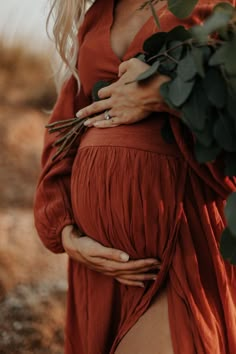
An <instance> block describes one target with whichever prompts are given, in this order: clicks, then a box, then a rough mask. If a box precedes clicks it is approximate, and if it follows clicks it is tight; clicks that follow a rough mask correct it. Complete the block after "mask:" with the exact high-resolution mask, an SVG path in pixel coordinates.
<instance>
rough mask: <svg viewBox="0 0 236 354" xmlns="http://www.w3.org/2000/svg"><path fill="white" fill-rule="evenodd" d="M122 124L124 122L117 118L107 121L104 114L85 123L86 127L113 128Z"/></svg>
mask: <svg viewBox="0 0 236 354" xmlns="http://www.w3.org/2000/svg"><path fill="white" fill-rule="evenodd" d="M120 124H122V120H121V119H119V118H117V117H112V118H110V119H105V116H104V113H103V114H100V115H98V116H96V117H94V118H89V119H87V120H86V121H85V122H84V125H85V126H86V127H93V126H94V127H97V128H112V127H117V126H118V125H120Z"/></svg>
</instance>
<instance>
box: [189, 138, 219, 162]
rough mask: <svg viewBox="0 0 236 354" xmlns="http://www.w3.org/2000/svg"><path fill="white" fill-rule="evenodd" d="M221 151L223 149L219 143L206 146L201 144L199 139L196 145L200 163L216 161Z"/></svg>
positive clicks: (196, 155) (195, 149)
mask: <svg viewBox="0 0 236 354" xmlns="http://www.w3.org/2000/svg"><path fill="white" fill-rule="evenodd" d="M220 152H221V149H220V148H219V146H217V145H212V146H210V147H205V146H203V145H201V144H200V143H199V142H198V141H197V142H196V144H195V145H194V153H195V157H196V159H197V161H198V162H199V163H206V162H212V161H215V159H216V158H217V156H218V155H219V153H220Z"/></svg>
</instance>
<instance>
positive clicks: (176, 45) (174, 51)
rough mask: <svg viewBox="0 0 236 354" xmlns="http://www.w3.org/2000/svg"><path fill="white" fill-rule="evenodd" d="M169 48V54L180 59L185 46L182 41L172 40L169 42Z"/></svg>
mask: <svg viewBox="0 0 236 354" xmlns="http://www.w3.org/2000/svg"><path fill="white" fill-rule="evenodd" d="M167 49H168V50H169V55H170V56H171V57H172V58H174V59H175V60H176V61H178V60H180V58H181V56H182V53H183V50H184V47H183V45H182V42H180V41H171V42H168V43H167Z"/></svg>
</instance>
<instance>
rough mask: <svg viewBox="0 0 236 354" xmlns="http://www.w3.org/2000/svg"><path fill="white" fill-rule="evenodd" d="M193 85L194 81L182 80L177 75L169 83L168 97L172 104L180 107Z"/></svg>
mask: <svg viewBox="0 0 236 354" xmlns="http://www.w3.org/2000/svg"><path fill="white" fill-rule="evenodd" d="M193 86H194V81H187V82H184V81H183V80H182V79H181V78H180V77H179V76H177V77H176V78H175V79H174V80H173V81H171V82H170V84H169V99H170V101H171V102H172V103H173V105H174V106H176V107H180V106H181V105H182V104H183V103H184V102H185V101H186V100H187V98H188V97H189V95H190V93H191V92H192V89H193Z"/></svg>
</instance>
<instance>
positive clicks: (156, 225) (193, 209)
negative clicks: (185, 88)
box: [34, 0, 236, 354]
mask: <svg viewBox="0 0 236 354" xmlns="http://www.w3.org/2000/svg"><path fill="white" fill-rule="evenodd" d="M211 8H212V2H206V1H200V2H199V5H198V6H197V8H196V9H195V11H194V13H193V15H192V16H191V18H188V19H186V20H184V21H180V20H178V19H177V18H175V17H174V16H173V15H172V14H170V13H169V12H168V11H167V10H163V11H161V13H160V14H159V15H160V22H161V28H162V31H169V30H170V29H171V28H173V27H175V26H177V25H179V24H182V25H184V26H187V27H189V26H191V25H193V24H196V23H200V22H201V21H202V20H203V19H204V18H205V17H206V15H208V14H209V11H210V9H211ZM113 9H114V1H109V2H107V1H103V0H97V1H96V2H95V3H94V5H93V6H92V7H91V8H90V10H89V11H88V13H87V14H86V17H85V21H84V23H83V25H82V27H81V29H80V33H79V41H80V55H79V60H78V68H79V73H80V80H81V89H80V92H79V94H78V95H77V85H76V81H75V79H74V78H71V79H70V80H69V81H68V82H67V83H66V84H65V86H64V87H63V89H62V92H61V94H60V97H59V99H58V102H57V104H56V106H55V109H54V112H53V114H52V117H51V121H52V122H53V121H56V120H58V119H66V118H71V116H74V114H75V112H76V110H78V109H79V108H82V107H84V106H86V105H88V104H89V103H90V102H91V91H92V87H93V85H94V84H95V83H96V82H97V81H98V80H107V81H111V82H112V81H115V80H116V79H117V72H118V66H119V64H120V63H121V60H120V59H119V58H118V57H117V56H116V55H115V53H114V52H113V51H112V48H111V44H110V28H111V26H112V22H113ZM156 30H157V29H156V25H155V23H154V21H153V19H152V18H150V19H149V20H148V21H147V22H146V23H145V25H144V26H143V28H142V29H141V30H140V31H139V32H138V33H137V35H136V36H135V38H134V40H133V42H132V43H131V45H130V47H129V48H128V50H127V52H126V53H125V55H124V57H123V58H122V59H123V60H127V59H129V58H131V57H133V56H134V55H135V54H136V53H138V52H140V51H141V50H142V43H143V41H144V40H145V39H146V38H147V37H148V36H150V35H151V34H152V33H154V32H156ZM101 48H102V50H101ZM166 119H169V120H170V124H171V127H172V131H173V134H174V137H175V139H174V141H173V142H172V143H167V142H165V141H164V140H163V138H162V135H161V129H162V127H163V124H164V123H165V121H166ZM53 139H54V137H52V136H50V135H48V134H47V133H46V136H45V148H44V152H43V157H42V164H43V170H42V174H41V177H40V180H39V184H38V187H37V191H36V196H35V208H34V210H35V224H36V227H37V230H38V233H39V236H40V237H41V239H42V241H43V242H44V244H45V246H46V247H48V248H49V249H50V250H51V251H53V252H63V251H64V250H63V247H62V243H61V237H60V234H61V230H62V229H63V227H64V226H65V225H68V224H71V223H75V224H77V225H78V226H79V227H80V228H81V229H82V230H83V231H84V232H85V233H86V234H87V235H89V236H90V237H92V238H93V239H95V240H97V241H99V242H101V243H102V244H103V245H105V246H107V247H115V248H118V249H122V250H124V251H126V252H127V253H128V254H129V255H130V256H131V258H133V259H138V258H145V257H158V258H160V259H161V261H162V268H161V271H160V272H159V273H158V276H157V279H156V280H155V281H151V282H147V283H146V286H145V288H144V289H142V288H136V287H128V286H125V285H122V284H119V283H118V282H116V281H115V280H113V279H112V278H110V277H107V276H104V275H102V274H99V273H96V272H93V271H91V270H89V269H87V268H86V267H84V266H83V265H81V264H78V263H77V262H75V261H73V260H71V259H70V260H69V267H68V280H69V289H68V300H67V321H66V335H65V353H66V354H113V353H114V352H115V349H116V347H117V345H118V343H119V342H120V340H121V339H122V338H123V336H124V335H125V334H126V333H127V331H128V330H129V329H130V328H131V327H132V326H133V325H134V324H135V322H136V321H137V320H138V319H139V318H140V316H142V314H143V313H144V312H145V310H146V309H147V308H148V306H149V305H150V303H151V301H152V300H153V299H154V297H156V296H158V293H159V291H160V290H161V289H162V287H163V286H166V287H167V291H168V306H169V321H170V329H171V336H172V343H173V348H174V353H175V354H212V353H215V354H234V353H235V350H236V307H235V306H236V270H235V268H234V267H232V266H231V265H230V264H229V263H227V262H225V261H224V260H223V259H222V258H221V255H220V253H219V240H220V236H221V233H222V230H223V228H224V226H225V220H224V210H223V209H224V203H225V198H226V197H227V195H228V194H229V193H230V192H231V191H233V190H235V182H236V181H233V180H230V179H228V178H225V177H224V176H223V169H222V166H221V162H220V161H216V162H215V163H212V164H209V165H205V166H200V165H199V164H198V163H197V162H196V161H195V159H194V156H193V154H192V141H191V136H190V134H188V136H186V130H185V133H184V131H183V127H182V124H181V123H180V122H179V120H178V118H176V117H175V116H173V115H171V114H167V113H163V112H158V113H153V114H152V115H151V116H150V117H148V118H147V119H146V120H144V121H142V122H139V123H136V124H133V125H129V126H119V127H116V128H112V129H102V130H99V129H96V128H91V129H89V130H88V131H87V132H86V133H85V134H84V136H83V137H82V140H81V142H80V144H79V147H76V146H75V147H74V148H73V149H72V150H71V151H70V153H69V154H68V155H67V156H66V158H65V159H63V160H57V161H55V162H52V161H51V156H52V154H53V153H54V152H55V148H53V147H52V145H51V144H52V141H53ZM160 326H161V323H160ZM156 345H157V349H158V343H157V344H156Z"/></svg>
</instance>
